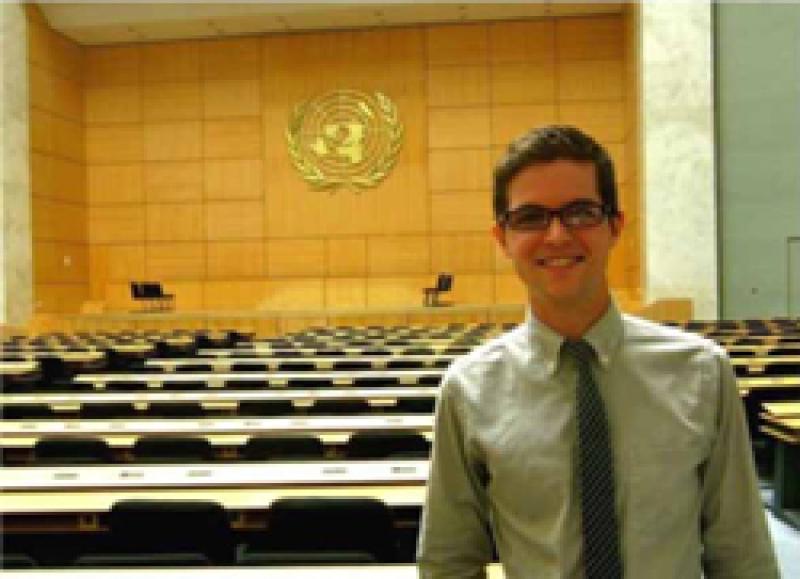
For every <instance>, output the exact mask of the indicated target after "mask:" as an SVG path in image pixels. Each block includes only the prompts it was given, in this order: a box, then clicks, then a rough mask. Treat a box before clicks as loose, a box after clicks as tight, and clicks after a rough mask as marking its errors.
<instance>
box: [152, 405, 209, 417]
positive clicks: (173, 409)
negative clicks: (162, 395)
mask: <svg viewBox="0 0 800 579" xmlns="http://www.w3.org/2000/svg"><path fill="white" fill-rule="evenodd" d="M205 415H206V412H205V409H204V408H203V405H202V404H201V403H200V402H191V401H187V402H150V403H149V404H148V405H147V412H146V416H147V417H156V418H202V417H203V416H205Z"/></svg>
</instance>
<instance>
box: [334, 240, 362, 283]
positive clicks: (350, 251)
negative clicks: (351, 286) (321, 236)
mask: <svg viewBox="0 0 800 579" xmlns="http://www.w3.org/2000/svg"><path fill="white" fill-rule="evenodd" d="M326 262H327V271H326V273H327V274H328V275H329V276H344V277H350V276H365V275H366V273H367V240H366V239H364V238H351V239H335V238H334V239H329V240H328V242H327V244H326Z"/></svg>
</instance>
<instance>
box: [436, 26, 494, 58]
mask: <svg viewBox="0 0 800 579" xmlns="http://www.w3.org/2000/svg"><path fill="white" fill-rule="evenodd" d="M488 40H489V34H488V30H487V27H486V26H485V25H483V24H474V25H464V26H431V27H429V28H428V30H427V49H428V62H429V64H430V65H433V66H435V65H439V64H475V63H479V62H485V61H486V59H487V54H488Z"/></svg>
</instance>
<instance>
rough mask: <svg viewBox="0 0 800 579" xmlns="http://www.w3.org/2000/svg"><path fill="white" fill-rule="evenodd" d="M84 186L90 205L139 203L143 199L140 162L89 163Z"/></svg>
mask: <svg viewBox="0 0 800 579" xmlns="http://www.w3.org/2000/svg"><path fill="white" fill-rule="evenodd" d="M86 188H87V195H88V200H89V204H90V205H92V206H97V205H114V204H120V203H122V204H127V203H140V202H142V201H144V186H143V175H142V164H141V163H121V164H117V165H89V166H88V167H86Z"/></svg>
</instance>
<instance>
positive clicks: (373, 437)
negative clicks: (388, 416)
mask: <svg viewBox="0 0 800 579" xmlns="http://www.w3.org/2000/svg"><path fill="white" fill-rule="evenodd" d="M430 448H431V445H430V443H429V442H428V440H427V439H426V438H425V437H424V436H422V435H421V434H420V433H419V432H413V431H408V432H397V431H391V430H385V431H361V432H356V433H354V434H353V435H352V436H351V437H350V440H348V441H347V450H346V452H347V457H348V458H356V459H380V458H390V457H391V458H421V459H425V458H428V455H429V454H430Z"/></svg>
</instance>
